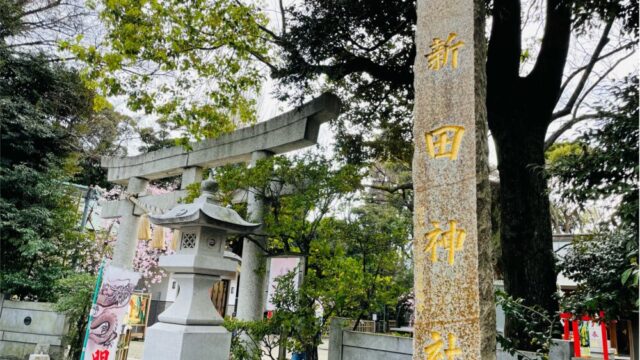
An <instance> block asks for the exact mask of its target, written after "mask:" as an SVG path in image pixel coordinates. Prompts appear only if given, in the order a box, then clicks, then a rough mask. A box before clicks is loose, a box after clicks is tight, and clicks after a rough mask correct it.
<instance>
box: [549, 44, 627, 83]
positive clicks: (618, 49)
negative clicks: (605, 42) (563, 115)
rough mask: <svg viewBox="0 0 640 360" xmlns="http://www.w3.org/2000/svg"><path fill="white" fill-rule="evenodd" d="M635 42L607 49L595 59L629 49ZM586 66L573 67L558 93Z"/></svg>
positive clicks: (602, 58)
mask: <svg viewBox="0 0 640 360" xmlns="http://www.w3.org/2000/svg"><path fill="white" fill-rule="evenodd" d="M637 44H638V41H637V40H635V41H631V42H629V43H626V44H624V45H621V46H619V47H617V48H615V49H613V50H611V51H609V52H608V53H606V54H604V55H602V56H600V57H599V58H598V60H597V61H600V60H604V59H606V58H608V57H609V56H612V55H615V54H617V53H619V52H620V51H623V50H626V49H630V48H631V47H632V46H634V45H637ZM588 66H589V64H587V65H584V66H581V67H579V68H577V69H575V70H574V71H573V72H572V73H571V74H569V76H567V79H566V80H565V81H564V83H563V84H562V87H561V88H560V93H563V92H564V89H565V88H566V87H567V85H569V83H570V82H571V80H573V78H574V77H576V76H577V75H578V74H580V73H581V72H582V71H584V70H585V69H586V68H587V67H588Z"/></svg>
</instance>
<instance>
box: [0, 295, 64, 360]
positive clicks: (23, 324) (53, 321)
mask: <svg viewBox="0 0 640 360" xmlns="http://www.w3.org/2000/svg"><path fill="white" fill-rule="evenodd" d="M2 299H3V297H2V294H0V359H20V360H22V359H26V358H28V357H29V354H31V353H33V351H34V349H35V347H36V345H37V344H49V345H50V348H49V355H51V359H54V360H58V359H62V354H63V351H64V348H63V347H64V344H63V337H64V335H66V334H67V332H68V331H69V324H68V321H67V318H66V316H65V315H64V314H60V313H58V312H56V311H55V310H54V309H53V304H50V303H37V302H28V301H10V300H2Z"/></svg>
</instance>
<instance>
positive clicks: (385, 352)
mask: <svg viewBox="0 0 640 360" xmlns="http://www.w3.org/2000/svg"><path fill="white" fill-rule="evenodd" d="M347 324H349V320H348V319H342V318H334V319H333V320H332V321H331V325H330V329H329V359H328V360H410V359H411V358H412V356H413V346H412V345H413V339H412V338H409V337H399V336H389V335H381V334H372V333H364V332H356V331H351V330H348V328H345V326H346V325H347ZM527 355H528V356H529V357H530V358H531V359H537V358H536V357H535V356H534V355H535V354H527ZM572 356H573V343H572V342H571V341H563V340H554V346H553V347H552V348H551V351H550V353H549V359H550V360H572ZM496 358H497V360H517V356H514V355H510V354H509V353H507V352H505V351H503V350H502V349H500V348H499V347H498V349H496Z"/></svg>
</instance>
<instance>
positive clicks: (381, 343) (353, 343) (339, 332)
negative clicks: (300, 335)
mask: <svg viewBox="0 0 640 360" xmlns="http://www.w3.org/2000/svg"><path fill="white" fill-rule="evenodd" d="M347 323H348V320H346V319H333V320H332V322H331V329H330V332H329V337H330V338H329V360H411V357H412V355H413V339H412V338H409V337H400V336H389V335H380V334H374V333H364V332H357V331H351V330H346V329H344V325H345V324H347Z"/></svg>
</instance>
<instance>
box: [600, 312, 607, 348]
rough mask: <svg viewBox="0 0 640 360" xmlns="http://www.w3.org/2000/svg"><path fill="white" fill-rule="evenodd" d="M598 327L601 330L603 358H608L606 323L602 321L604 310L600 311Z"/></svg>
mask: <svg viewBox="0 0 640 360" xmlns="http://www.w3.org/2000/svg"><path fill="white" fill-rule="evenodd" d="M600 329H601V330H602V351H603V352H604V360H609V346H608V344H607V324H606V323H605V322H604V311H600Z"/></svg>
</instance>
